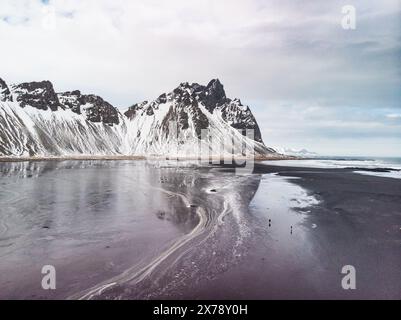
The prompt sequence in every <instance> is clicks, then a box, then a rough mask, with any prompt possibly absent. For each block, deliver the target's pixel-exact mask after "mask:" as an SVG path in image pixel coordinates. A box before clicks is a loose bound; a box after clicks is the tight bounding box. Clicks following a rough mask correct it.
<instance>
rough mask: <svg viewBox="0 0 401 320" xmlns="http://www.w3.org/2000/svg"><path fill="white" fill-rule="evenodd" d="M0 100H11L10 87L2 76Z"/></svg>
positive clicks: (0, 80) (0, 79)
mask: <svg viewBox="0 0 401 320" xmlns="http://www.w3.org/2000/svg"><path fill="white" fill-rule="evenodd" d="M0 101H13V97H12V95H11V92H10V89H9V88H8V86H7V83H6V82H5V81H4V80H3V79H2V78H0Z"/></svg>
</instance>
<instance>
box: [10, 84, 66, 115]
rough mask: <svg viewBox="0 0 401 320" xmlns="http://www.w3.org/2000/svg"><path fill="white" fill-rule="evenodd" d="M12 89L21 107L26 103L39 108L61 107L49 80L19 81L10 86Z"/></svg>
mask: <svg viewBox="0 0 401 320" xmlns="http://www.w3.org/2000/svg"><path fill="white" fill-rule="evenodd" d="M12 91H13V93H14V94H15V96H16V100H17V102H19V103H20V105H21V107H22V108H24V107H26V106H28V105H29V106H32V107H34V108H37V109H40V110H48V109H50V110H52V111H57V110H58V109H59V108H62V105H61V104H60V102H59V100H58V97H57V94H56V93H55V92H54V88H53V85H52V83H51V82H50V81H40V82H25V83H21V84H18V85H14V86H12Z"/></svg>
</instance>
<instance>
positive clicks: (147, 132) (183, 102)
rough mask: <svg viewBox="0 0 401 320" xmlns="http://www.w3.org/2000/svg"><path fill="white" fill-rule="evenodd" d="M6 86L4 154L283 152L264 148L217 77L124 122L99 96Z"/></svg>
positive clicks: (0, 107) (131, 111)
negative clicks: (244, 148) (249, 150)
mask: <svg viewBox="0 0 401 320" xmlns="http://www.w3.org/2000/svg"><path fill="white" fill-rule="evenodd" d="M0 88H1V91H0V92H1V93H6V94H8V91H10V96H11V97H13V98H14V100H16V101H15V102H11V103H9V101H4V97H5V96H6V95H4V94H3V95H2V96H1V97H2V99H3V101H1V100H0V155H64V154H74V155H77V154H103V155H108V154H124V155H159V156H160V155H163V156H164V155H168V156H190V157H194V156H195V157H196V156H199V154H200V153H199V152H200V151H202V150H203V149H204V148H206V150H209V152H210V154H213V155H214V156H221V155H222V154H225V155H227V154H232V155H234V154H235V155H243V154H244V153H243V152H244V151H243V146H246V148H250V149H253V150H254V151H255V153H256V154H257V155H268V154H276V153H275V152H274V150H272V149H269V148H267V147H266V146H265V145H264V143H263V141H262V138H261V134H260V130H259V127H258V124H257V122H256V119H255V118H254V116H253V114H252V112H251V110H250V108H249V107H247V106H244V105H243V104H242V103H241V101H240V100H239V99H233V100H231V99H229V98H227V97H226V93H225V91H224V87H223V85H222V83H221V82H220V81H219V80H218V79H213V80H211V81H209V83H208V84H207V85H201V84H198V83H189V82H183V83H181V84H180V85H179V86H178V87H176V88H175V89H174V90H172V91H171V92H169V93H163V94H161V95H159V96H158V97H157V98H156V99H155V100H153V101H143V102H141V103H137V104H134V105H132V106H131V107H129V108H128V110H127V111H126V112H125V113H124V115H125V116H124V115H122V114H121V113H120V111H119V110H118V109H117V108H115V107H113V106H112V105H111V104H110V103H109V102H107V101H105V100H104V99H103V98H101V97H100V96H97V95H94V94H83V93H82V92H81V91H79V90H73V91H66V92H60V93H55V91H54V88H53V85H52V83H51V82H50V81H39V82H26V83H21V84H19V85H14V86H12V87H10V90H8V91H7V89H8V87H7V85H6V84H5V82H4V81H0ZM7 97H8V96H7ZM28 106H29V107H28ZM49 109H50V110H49ZM48 111H52V112H48ZM244 129H254V133H255V135H254V136H248V135H246V136H245V130H244ZM209 138H210V139H209ZM227 142H228V143H227ZM200 149H202V150H200ZM202 152H203V151H202Z"/></svg>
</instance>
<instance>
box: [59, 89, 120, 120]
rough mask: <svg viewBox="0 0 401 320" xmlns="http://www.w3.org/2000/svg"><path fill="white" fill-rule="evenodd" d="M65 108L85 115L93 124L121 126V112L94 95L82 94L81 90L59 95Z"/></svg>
mask: <svg viewBox="0 0 401 320" xmlns="http://www.w3.org/2000/svg"><path fill="white" fill-rule="evenodd" d="M58 97H59V100H60V102H61V103H62V105H63V106H64V107H65V108H68V109H71V111H72V112H75V113H77V114H81V113H84V114H85V115H86V118H87V120H89V121H91V122H102V123H104V124H108V125H114V124H119V122H120V119H119V112H118V110H117V109H116V108H115V107H113V106H112V105H111V104H110V103H108V102H107V101H105V100H103V99H102V98H101V97H99V96H97V95H93V94H81V92H80V91H79V90H74V91H67V92H63V93H59V94H58Z"/></svg>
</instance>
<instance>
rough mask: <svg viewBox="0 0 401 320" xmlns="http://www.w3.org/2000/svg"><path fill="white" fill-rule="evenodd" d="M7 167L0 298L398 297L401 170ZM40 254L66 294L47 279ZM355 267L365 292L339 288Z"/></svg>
mask: <svg viewBox="0 0 401 320" xmlns="http://www.w3.org/2000/svg"><path fill="white" fill-rule="evenodd" d="M1 172H2V177H1V180H0V189H1V191H2V193H1V194H0V203H1V209H0V214H1V219H0V222H1V224H0V245H1V246H0V255H1V260H0V272H1V274H2V277H1V278H0V285H1V288H2V291H1V292H0V298H1V299H8V298H17V299H29V298H43V299H54V298H63V299H64V298H70V299H276V298H282V299H290V298H291V299H310V298H317V299H338V298H339V299H359V298H367V299H370V298H379V299H386V298H400V297H401V294H400V292H401V268H400V267H399V266H400V265H401V254H400V253H401V252H400V250H401V229H400V228H401V180H399V179H390V178H382V177H375V176H367V175H359V174H356V173H353V172H352V170H349V169H311V168H295V167H282V166H280V167H279V166H271V165H264V164H256V166H255V170H254V174H251V175H236V174H234V171H233V169H232V168H231V167H230V166H200V165H198V164H193V163H191V162H188V163H186V162H181V163H179V164H177V163H176V162H168V161H161V162H158V161H155V162H154V163H148V162H145V161H107V162H102V161H60V162H57V161H55V162H53V161H51V162H24V163H8V164H4V165H2V166H1ZM13 190H14V192H13ZM79 199H80V200H79ZM43 264H54V265H55V266H56V268H57V270H58V288H57V290H55V291H50V292H49V291H44V290H42V289H41V288H40V286H39V285H40V266H41V265H43ZM349 264H350V265H353V266H354V267H355V268H356V272H357V275H356V283H357V289H356V290H343V289H342V288H341V279H342V277H343V275H342V274H341V273H340V271H341V268H342V266H344V265H349ZM3 275H7V276H6V277H4V276H3ZM38 278H39V279H38Z"/></svg>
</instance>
